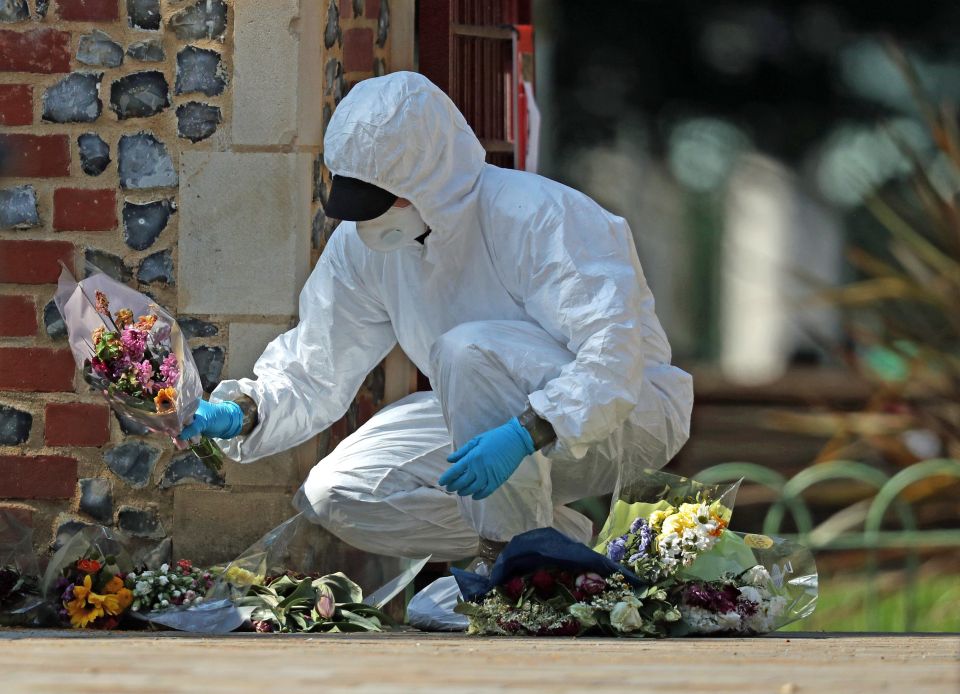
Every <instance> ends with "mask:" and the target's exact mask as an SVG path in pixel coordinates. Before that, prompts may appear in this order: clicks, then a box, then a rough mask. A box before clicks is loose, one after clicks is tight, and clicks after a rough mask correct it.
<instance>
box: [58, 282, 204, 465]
mask: <svg viewBox="0 0 960 694" xmlns="http://www.w3.org/2000/svg"><path fill="white" fill-rule="evenodd" d="M89 269H90V270H94V268H92V267H91V268H89ZM98 292H101V293H102V294H103V295H104V296H105V297H107V298H108V299H109V303H110V308H111V309H112V310H114V311H117V310H125V311H130V312H131V314H132V316H133V318H134V319H136V318H138V317H139V316H156V321H155V322H154V323H153V325H152V327H150V329H149V337H148V340H149V343H150V344H162V345H164V349H167V348H168V349H169V352H170V354H172V355H174V356H175V357H176V367H177V370H178V371H179V374H178V375H177V379H176V388H175V390H176V395H175V397H174V401H173V407H172V408H170V409H169V411H167V412H164V413H159V412H157V406H156V405H155V403H154V401H153V399H152V398H136V397H132V396H130V395H128V394H126V393H123V392H119V391H117V390H116V389H112V390H110V389H108V388H106V387H105V384H103V383H101V381H102V379H99V380H98V379H97V375H96V373H94V372H93V370H92V368H91V360H92V358H93V357H94V356H95V355H94V346H93V342H92V339H91V336H92V335H93V334H94V333H95V332H96V331H97V330H98V329H106V330H113V329H114V325H113V322H112V319H111V318H109V317H107V316H104V315H103V314H102V313H99V312H98V311H97V298H96V297H97V293H98ZM54 301H55V302H56V305H57V308H58V309H59V310H60V313H61V315H62V316H63V320H64V323H65V324H66V327H67V336H68V340H69V344H70V351H71V352H72V353H73V358H74V360H75V361H76V363H77V367H78V368H79V369H80V370H81V371H83V373H84V378H85V379H86V380H87V381H88V382H89V383H91V385H93V386H94V387H95V388H97V390H99V391H100V392H101V393H102V394H103V396H104V397H105V398H106V399H107V401H108V402H109V403H110V406H111V407H113V409H114V410H116V411H117V412H119V413H120V414H122V415H124V416H126V417H128V418H130V419H132V420H134V421H135V422H137V423H138V424H141V425H142V426H144V427H146V428H147V429H149V430H150V431H153V432H156V433H159V434H165V435H167V436H170V437H176V436H177V434H179V433H180V432H181V431H182V430H183V427H184V425H185V424H187V423H188V422H189V421H190V420H191V418H192V417H193V414H194V412H196V410H197V407H198V406H199V404H200V400H202V399H203V386H202V385H201V382H200V374H199V372H198V371H197V366H196V364H195V363H194V361H193V354H192V353H191V352H190V349H189V347H188V345H187V340H186V338H185V337H184V335H183V333H182V331H181V330H180V327H179V326H178V325H177V321H176V320H174V318H173V316H171V315H170V314H169V313H167V311H165V310H164V309H163V308H162V307H161V306H159V305H158V304H157V303H156V302H155V301H154V300H153V299H151V298H150V297H148V296H146V295H145V294H141V293H140V292H138V291H135V290H133V289H131V288H130V287H128V286H126V285H124V284H121V283H120V282H117V281H116V280H114V279H113V278H111V277H109V276H108V275H106V274H105V273H103V272H100V271H94V272H93V273H92V274H90V275H89V276H88V277H87V278H86V279H83V280H80V281H77V280H76V279H75V278H74V277H73V275H72V274H71V273H70V272H69V271H68V270H67V269H66V268H64V269H63V271H62V272H61V274H60V280H59V282H58V284H57V292H56V294H55V295H54ZM156 371H158V372H159V369H156ZM98 386H99V387H98ZM175 440H176V439H175ZM178 446H179V447H186V444H178Z"/></svg>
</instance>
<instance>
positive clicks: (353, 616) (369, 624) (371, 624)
mask: <svg viewBox="0 0 960 694" xmlns="http://www.w3.org/2000/svg"><path fill="white" fill-rule="evenodd" d="M341 613H342V614H343V617H344V619H346V620H347V623H348V624H354V625H357V626H360V627H363V629H364V631H382V629H381V628H380V622H378V621H376V620H373V619H367V618H366V617H361V616H360V615H358V614H357V613H355V612H351V611H350V610H341ZM337 624H338V625H339V626H341V627H343V623H341V622H338V623H337Z"/></svg>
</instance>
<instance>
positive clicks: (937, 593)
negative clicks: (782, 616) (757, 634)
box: [784, 574, 960, 632]
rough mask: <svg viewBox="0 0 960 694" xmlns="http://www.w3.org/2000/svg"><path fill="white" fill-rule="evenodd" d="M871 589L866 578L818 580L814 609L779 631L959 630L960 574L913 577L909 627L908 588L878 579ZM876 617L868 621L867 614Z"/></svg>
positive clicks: (847, 577) (835, 577)
mask: <svg viewBox="0 0 960 694" xmlns="http://www.w3.org/2000/svg"><path fill="white" fill-rule="evenodd" d="M877 583H878V585H881V586H884V587H882V588H880V589H878V590H876V591H871V590H870V588H869V585H868V583H867V580H866V577H865V576H850V575H842V576H834V577H823V576H821V579H820V596H819V599H818V600H817V609H816V611H815V612H814V613H813V614H812V615H811V616H810V617H807V618H806V619H804V620H801V621H800V622H795V623H794V624H791V625H789V626H787V627H785V628H784V631H935V632H944V631H948V632H960V575H956V574H952V575H931V576H925V577H921V578H919V579H918V580H917V584H916V590H915V600H916V606H917V612H916V615H917V617H916V621H915V622H914V623H913V624H912V625H910V626H909V627H908V625H907V619H906V611H905V606H906V602H907V588H906V586H904V585H903V584H902V583H900V584H894V585H893V586H891V585H890V582H889V581H886V580H884V579H883V578H880V579H879V580H878V582H877ZM871 616H872V617H873V619H875V620H876V621H871V619H870V617H871Z"/></svg>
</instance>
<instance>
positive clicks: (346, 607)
mask: <svg viewBox="0 0 960 694" xmlns="http://www.w3.org/2000/svg"><path fill="white" fill-rule="evenodd" d="M239 604H240V607H241V608H251V613H250V620H251V622H252V624H253V628H254V630H255V631H258V632H261V633H269V632H313V631H321V632H331V633H333V632H349V631H382V630H383V626H384V625H385V624H390V619H389V618H388V617H387V616H386V615H385V614H384V613H383V612H381V611H380V610H379V609H377V608H376V607H373V606H371V605H365V604H364V603H363V591H362V590H361V589H360V586H358V585H357V584H356V583H354V582H353V581H351V580H350V579H349V578H347V577H346V576H345V575H344V574H342V573H340V572H337V573H333V574H328V575H326V576H320V575H318V574H306V575H304V574H299V573H297V572H294V571H285V572H283V573H282V574H280V575H279V576H271V577H269V578H267V579H266V580H265V581H264V582H263V584H260V585H252V586H251V587H250V592H249V593H248V594H247V595H246V596H245V597H244V598H241V600H240V601H239Z"/></svg>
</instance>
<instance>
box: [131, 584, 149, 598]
mask: <svg viewBox="0 0 960 694" xmlns="http://www.w3.org/2000/svg"><path fill="white" fill-rule="evenodd" d="M133 592H134V593H136V594H137V595H146V594H147V593H149V592H150V584H149V583H147V582H146V581H137V584H136V585H135V586H134V588H133Z"/></svg>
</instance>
